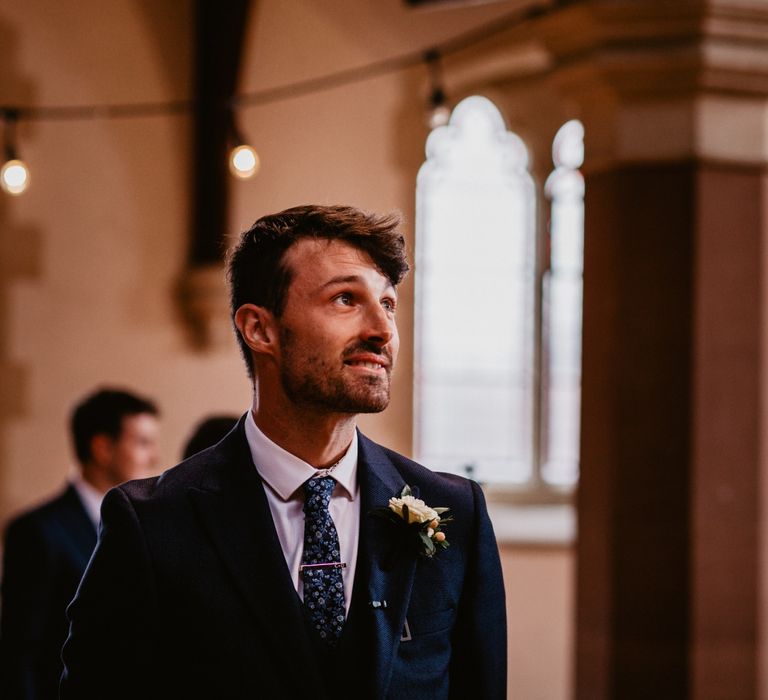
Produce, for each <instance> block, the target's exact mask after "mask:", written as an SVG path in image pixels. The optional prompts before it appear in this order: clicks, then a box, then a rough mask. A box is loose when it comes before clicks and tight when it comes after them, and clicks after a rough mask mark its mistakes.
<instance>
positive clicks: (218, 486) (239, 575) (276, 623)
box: [189, 421, 322, 697]
mask: <svg viewBox="0 0 768 700" xmlns="http://www.w3.org/2000/svg"><path fill="white" fill-rule="evenodd" d="M238 428H239V430H238V429H236V430H235V431H233V433H230V436H229V438H227V444H226V445H224V444H223V443H222V446H221V447H228V448H229V452H230V453H229V454H228V455H226V456H225V459H224V460H223V461H221V462H220V463H218V464H216V465H215V467H214V468H212V469H211V470H210V472H209V473H210V474H211V479H210V480H209V483H208V484H206V485H205V486H204V487H203V488H190V489H189V495H190V498H191V499H192V501H193V503H194V505H195V507H196V509H197V510H198V512H199V514H200V516H201V518H202V521H203V524H204V527H205V529H206V531H207V532H208V535H209V536H210V538H211V540H212V541H213V544H214V546H215V547H216V549H217V551H218V553H219V555H220V556H221V559H222V561H223V563H224V566H225V567H226V569H227V570H228V572H229V574H230V576H231V578H232V581H233V583H234V585H235V587H236V588H237V589H238V591H239V593H240V594H241V595H242V597H243V598H244V599H245V601H246V603H247V605H248V607H249V608H250V610H251V612H252V613H253V615H254V617H255V618H256V622H257V624H258V626H259V628H260V630H261V634H262V635H263V638H264V639H266V640H268V642H269V646H270V647H271V648H274V649H275V651H276V658H278V659H285V660H286V663H285V667H286V668H294V667H295V668H301V669H302V671H301V673H289V674H286V676H287V677H286V682H287V683H294V684H295V685H296V686H297V689H298V691H299V692H302V693H307V694H309V693H313V694H314V696H315V697H317V689H318V688H321V687H322V682H321V680H320V676H319V673H318V670H317V667H316V664H315V662H314V659H313V655H312V650H311V647H310V643H309V640H308V638H307V635H306V630H305V624H304V620H303V615H302V609H301V601H300V600H299V597H298V595H297V594H296V590H295V588H294V587H293V581H292V580H291V576H290V574H289V571H288V567H287V565H286V563H285V557H284V556H283V551H282V548H281V546H280V541H279V539H278V537H277V532H276V531H275V526H274V523H273V521H272V515H271V512H270V510H269V504H268V502H267V498H266V494H265V493H264V487H263V485H262V483H261V479H260V478H259V476H258V473H257V471H256V468H255V467H254V466H253V462H252V460H251V456H250V452H249V451H248V448H247V442H246V439H245V434H244V431H243V429H242V421H241V424H240V425H239V426H238ZM230 438H231V439H230ZM288 660H290V662H289V661H288ZM308 696H309V695H308Z"/></svg>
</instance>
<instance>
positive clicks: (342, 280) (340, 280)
mask: <svg viewBox="0 0 768 700" xmlns="http://www.w3.org/2000/svg"><path fill="white" fill-rule="evenodd" d="M361 279H362V277H360V275H339V276H338V277H332V278H331V279H329V280H328V281H327V282H325V283H324V284H323V285H322V286H321V287H320V289H325V288H326V287H332V286H333V285H334V284H351V283H353V282H360V280H361Z"/></svg>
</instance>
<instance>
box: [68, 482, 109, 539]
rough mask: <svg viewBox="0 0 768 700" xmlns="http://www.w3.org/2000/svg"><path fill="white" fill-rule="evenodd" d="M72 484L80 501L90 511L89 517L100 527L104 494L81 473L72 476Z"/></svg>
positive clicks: (87, 511)
mask: <svg viewBox="0 0 768 700" xmlns="http://www.w3.org/2000/svg"><path fill="white" fill-rule="evenodd" d="M72 486H74V488H75V491H77V495H78V496H79V497H80V502H81V503H82V504H83V508H85V512H86V513H88V517H89V518H90V519H91V520H92V521H93V524H94V525H96V527H98V526H99V520H100V519H101V502H102V500H103V499H104V494H103V493H102V492H101V491H99V490H98V489H97V488H95V487H94V486H92V485H91V484H89V483H88V482H87V481H86V480H85V479H83V477H82V475H80V474H77V475H76V476H73V477H72Z"/></svg>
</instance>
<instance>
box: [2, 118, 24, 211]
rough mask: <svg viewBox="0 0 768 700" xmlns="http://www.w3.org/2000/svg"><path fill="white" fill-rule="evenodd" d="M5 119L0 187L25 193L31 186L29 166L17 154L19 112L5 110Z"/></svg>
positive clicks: (15, 193)
mask: <svg viewBox="0 0 768 700" xmlns="http://www.w3.org/2000/svg"><path fill="white" fill-rule="evenodd" d="M3 118H4V120H5V149H4V150H5V159H4V160H5V162H4V163H3V166H2V168H0V188H2V189H3V191H4V192H7V193H8V194H12V195H15V196H17V195H20V194H24V192H26V191H27V188H28V187H29V168H28V167H27V164H26V163H25V162H24V161H23V160H21V159H20V158H19V157H18V156H17V155H16V145H15V143H14V141H15V136H16V119H17V114H16V112H15V111H13V110H5V111H4V112H3Z"/></svg>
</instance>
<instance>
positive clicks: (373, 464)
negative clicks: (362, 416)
mask: <svg viewBox="0 0 768 700" xmlns="http://www.w3.org/2000/svg"><path fill="white" fill-rule="evenodd" d="M359 439H360V458H359V463H358V464H359V469H360V492H361V513H360V519H361V520H360V525H361V535H362V538H363V540H364V546H365V555H366V559H367V561H366V567H367V574H368V595H369V599H368V601H366V602H368V604H369V605H370V606H371V608H372V611H373V615H374V621H375V623H374V629H375V645H374V650H375V651H374V689H375V693H376V695H375V697H376V698H378V699H383V698H385V697H386V695H387V690H388V688H389V683H390V678H391V675H392V662H393V659H394V655H395V652H396V651H397V647H398V645H399V643H400V637H401V636H402V632H403V627H404V624H405V613H406V610H407V609H408V603H409V601H410V598H411V589H412V588H413V579H414V575H415V572H416V559H415V557H413V556H411V555H408V554H407V553H405V552H402V551H398V550H397V548H396V546H395V544H396V540H395V538H394V537H393V536H392V532H391V530H390V526H389V525H388V523H387V522H386V521H384V520H382V519H380V518H375V517H372V516H371V515H369V512H370V510H371V509H372V508H378V507H382V506H386V505H387V503H388V501H389V499H390V498H391V497H392V496H396V495H399V494H400V492H401V491H402V489H403V486H405V482H404V481H403V478H402V476H401V475H400V473H399V472H398V471H397V469H395V467H394V465H393V464H392V462H391V460H390V459H389V458H388V457H387V455H386V453H385V452H384V450H382V448H381V447H379V446H378V445H376V444H375V443H373V442H371V441H370V440H368V439H367V438H365V437H364V436H363V435H359ZM414 495H416V496H417V495H418V493H417V491H416V489H415V488H414ZM377 603H378V605H377Z"/></svg>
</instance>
